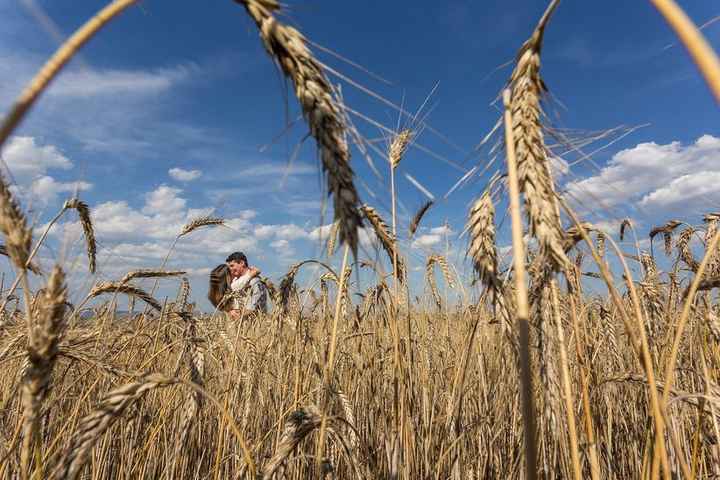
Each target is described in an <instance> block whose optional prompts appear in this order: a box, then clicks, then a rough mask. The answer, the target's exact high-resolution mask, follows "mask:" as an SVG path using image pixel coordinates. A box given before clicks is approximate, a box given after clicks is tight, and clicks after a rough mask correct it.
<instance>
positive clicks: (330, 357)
mask: <svg viewBox="0 0 720 480" xmlns="http://www.w3.org/2000/svg"><path fill="white" fill-rule="evenodd" d="M349 252H350V245H349V244H348V243H346V244H345V251H344V253H343V261H342V267H341V268H340V271H342V272H343V275H342V276H341V277H340V283H339V285H338V292H342V291H344V289H345V288H347V287H346V286H345V283H346V281H347V279H349V275H348V276H347V277H346V275H345V274H344V272H345V271H346V269H347V268H348V254H349ZM342 297H343V296H342V295H341V294H340V293H338V295H337V298H336V299H335V314H334V316H333V324H332V331H331V333H330V339H329V345H328V354H327V361H326V363H325V367H324V371H323V389H322V392H323V393H322V399H323V402H322V406H323V407H322V408H323V411H327V406H328V405H329V398H328V392H329V391H330V390H331V389H330V386H331V382H332V379H333V372H334V371H335V354H336V348H337V335H338V326H339V323H340V313H341V310H342V305H343V298H342ZM326 427H327V419H326V417H325V416H323V419H322V422H321V425H320V434H319V436H318V442H317V448H316V456H317V457H318V459H319V458H320V457H321V454H322V451H323V447H324V445H325V433H326V431H325V430H326Z"/></svg>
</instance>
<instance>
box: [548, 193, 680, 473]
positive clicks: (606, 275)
mask: <svg viewBox="0 0 720 480" xmlns="http://www.w3.org/2000/svg"><path fill="white" fill-rule="evenodd" d="M560 204H561V205H562V207H563V208H564V209H565V211H566V212H567V214H568V216H570V218H571V219H572V221H573V222H574V224H575V225H576V226H577V227H578V230H579V232H580V234H581V235H582V237H583V240H584V241H585V243H586V245H587V246H588V248H589V249H590V253H591V254H592V256H593V260H595V263H596V264H597V265H598V267H599V268H600V273H601V275H602V278H603V280H604V281H605V284H606V285H607V287H608V290H609V292H610V298H611V299H612V301H613V303H614V304H615V307H616V308H617V310H618V313H620V315H621V318H622V321H623V324H624V325H625V330H626V332H627V333H628V337H629V338H630V339H631V345H632V347H633V351H634V352H635V353H636V354H637V355H638V357H639V360H640V361H641V364H642V365H643V368H644V370H645V374H646V375H647V377H648V382H650V384H651V385H652V387H651V388H650V391H649V396H650V404H651V411H652V416H653V420H654V423H655V452H657V454H656V456H657V457H659V459H660V462H661V464H662V468H663V473H664V475H665V478H666V480H669V476H670V469H669V467H668V458H667V454H666V448H665V438H664V432H665V422H664V419H663V415H662V410H661V408H662V407H661V405H660V400H659V399H658V398H657V393H656V391H655V388H654V386H655V373H654V370H653V364H652V357H651V355H650V348H649V346H648V341H647V336H646V335H645V323H644V321H643V316H642V313H641V311H640V302H639V300H638V298H637V293H636V291H635V288H634V286H633V282H632V275H631V273H630V269H629V268H628V266H627V262H625V259H624V258H623V255H622V252H621V251H620V248H619V247H618V246H617V244H616V243H615V241H614V240H613V239H612V237H608V238H607V240H608V242H610V245H611V246H612V248H613V250H614V251H615V253H616V256H617V257H618V260H619V261H620V264H621V265H622V267H623V270H624V273H625V276H626V278H627V279H628V282H627V285H628V290H629V292H630V296H631V299H632V303H633V306H634V307H635V315H636V321H637V322H638V325H637V327H636V326H633V324H632V322H631V321H630V317H629V315H628V313H627V311H626V310H625V307H624V306H623V303H622V300H621V298H620V295H619V294H618V292H617V290H616V289H615V286H614V284H613V281H612V277H611V275H610V272H609V270H608V267H607V263H606V262H604V261H603V260H602V259H601V258H600V255H599V254H598V252H597V250H596V249H595V246H594V245H593V243H592V241H591V240H590V237H589V236H588V233H587V231H585V229H584V228H582V224H581V222H580V220H579V219H578V218H577V215H575V213H574V212H573V211H572V210H571V209H570V207H569V206H568V205H567V203H566V202H564V201H563V200H560ZM636 330H637V332H636ZM638 337H639V338H638ZM653 463H654V464H655V465H656V464H657V462H655V461H654V462H653Z"/></svg>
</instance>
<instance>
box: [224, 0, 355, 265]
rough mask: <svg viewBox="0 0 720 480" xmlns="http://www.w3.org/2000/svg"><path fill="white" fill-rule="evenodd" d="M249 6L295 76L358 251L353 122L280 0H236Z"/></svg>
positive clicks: (344, 237)
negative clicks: (349, 135)
mask: <svg viewBox="0 0 720 480" xmlns="http://www.w3.org/2000/svg"><path fill="white" fill-rule="evenodd" d="M235 2H236V3H239V4H241V5H243V6H245V9H246V10H247V12H248V14H249V15H250V17H252V19H253V20H254V21H255V24H256V25H257V27H258V30H259V31H260V37H261V38H262V40H263V44H264V45H265V49H266V50H267V52H268V54H269V55H270V57H272V59H273V60H275V62H276V63H277V64H278V65H279V66H280V68H281V69H282V71H283V73H284V74H285V76H287V77H288V78H290V79H291V80H292V83H293V85H294V86H295V94H296V96H297V99H298V101H299V102H300V105H301V106H302V110H303V114H304V116H305V120H306V121H307V123H308V126H309V127H310V133H311V134H312V136H313V137H314V138H315V140H316V142H317V145H318V149H319V150H320V160H321V161H322V168H323V171H324V172H325V173H326V174H327V186H328V194H329V195H331V196H332V198H333V207H334V215H335V220H336V221H339V222H340V232H339V233H340V239H341V241H342V242H346V243H347V244H348V245H350V248H351V249H352V250H353V252H356V251H357V244H358V228H359V227H360V225H361V223H362V219H361V217H360V214H359V212H358V204H359V200H358V194H357V191H356V190H355V185H354V183H353V175H354V174H353V171H352V168H351V167H350V150H349V148H348V145H347V141H346V139H345V132H346V130H347V127H346V125H345V121H344V119H343V116H342V115H341V110H342V106H341V105H340V104H339V101H338V100H337V98H336V96H335V95H334V92H333V90H332V87H331V86H330V82H329V81H328V80H327V78H326V77H325V74H324V73H323V69H322V66H321V65H320V63H319V62H318V61H317V60H316V59H315V57H314V56H313V54H312V52H311V51H310V50H309V49H308V47H307V41H306V40H305V37H303V35H302V34H301V33H300V32H299V31H297V30H296V29H295V28H293V27H290V26H287V25H284V24H282V23H281V22H279V21H277V19H276V18H275V17H274V15H273V14H274V13H276V12H278V11H279V10H280V2H278V1H276V0H235Z"/></svg>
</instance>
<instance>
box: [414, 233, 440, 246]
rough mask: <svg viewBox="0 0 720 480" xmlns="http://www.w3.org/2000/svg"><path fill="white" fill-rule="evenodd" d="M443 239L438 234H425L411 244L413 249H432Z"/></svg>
mask: <svg viewBox="0 0 720 480" xmlns="http://www.w3.org/2000/svg"><path fill="white" fill-rule="evenodd" d="M442 240H443V237H442V235H438V234H434V233H431V234H426V235H420V236H418V237H417V238H416V239H415V240H413V242H412V247H413V248H430V247H434V246H435V245H437V244H439V243H440V242H442Z"/></svg>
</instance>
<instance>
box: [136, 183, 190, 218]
mask: <svg viewBox="0 0 720 480" xmlns="http://www.w3.org/2000/svg"><path fill="white" fill-rule="evenodd" d="M180 193H182V190H181V189H179V188H173V187H168V186H167V185H161V186H160V187H158V188H157V189H156V190H154V191H152V192H150V193H148V194H146V195H145V206H144V207H143V209H142V213H146V214H159V215H166V216H177V215H178V214H182V212H183V210H184V209H185V204H186V203H187V202H186V201H185V199H184V198H182V197H179V196H178V194H180Z"/></svg>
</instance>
